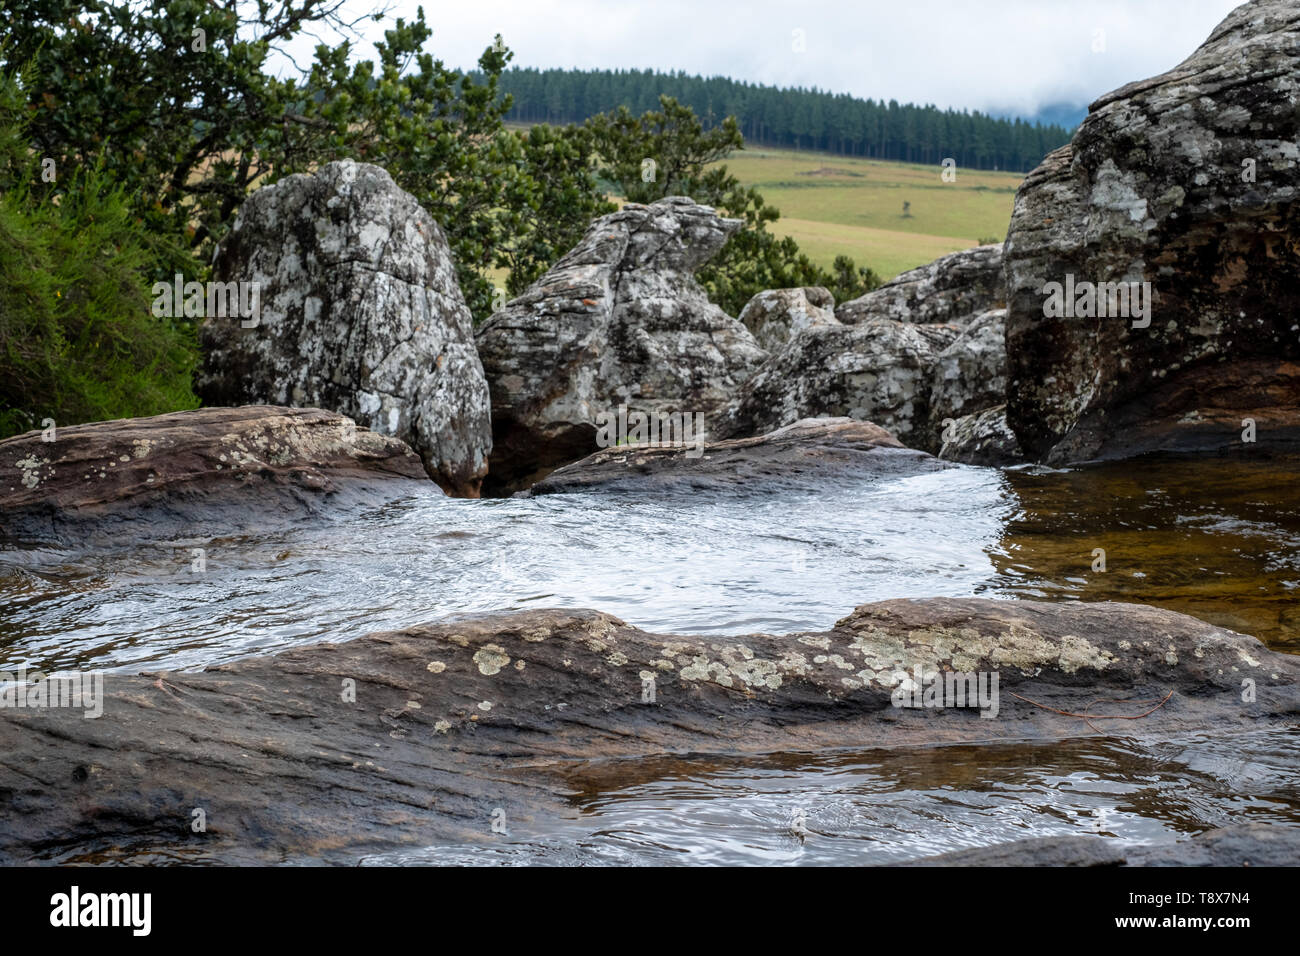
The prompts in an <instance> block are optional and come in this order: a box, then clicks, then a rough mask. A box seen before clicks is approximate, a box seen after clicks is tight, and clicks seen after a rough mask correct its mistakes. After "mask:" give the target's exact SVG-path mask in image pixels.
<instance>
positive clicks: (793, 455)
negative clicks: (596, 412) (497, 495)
mask: <svg viewBox="0 0 1300 956" xmlns="http://www.w3.org/2000/svg"><path fill="white" fill-rule="evenodd" d="M943 467H945V466H944V465H943V464H942V463H940V462H939V461H937V460H936V459H934V458H932V457H931V456H930V455H927V454H926V453H925V452H921V451H914V450H912V449H909V448H904V447H903V446H902V444H901V443H900V442H899V441H898V439H896V438H895V437H894V436H893V435H891V434H889V432H887V431H885V430H884V429H883V428H880V427H879V426H877V425H873V424H871V423H870V422H859V421H854V420H853V419H850V418H808V419H803V420H802V421H798V422H795V423H794V424H792V425H786V426H785V427H784V428H779V429H777V430H776V431H774V432H769V433H768V434H766V435H762V436H759V437H756V438H737V439H732V440H730V441H721V442H707V443H700V444H698V445H685V444H680V445H661V446H646V445H621V446H619V447H617V448H606V449H603V450H601V451H598V452H596V453H595V454H594V455H589V456H587V457H586V458H584V459H582V460H581V461H578V462H574V463H573V464H570V465H565V466H563V467H562V468H557V469H556V470H555V471H553V472H551V473H550V474H549V475H547V476H546V477H545V478H543V479H542V480H541V481H539V482H538V483H537V484H535V485H533V487H532V488H531V489H529V491H528V492H525V493H524V494H531V495H553V494H564V493H566V492H574V491H587V490H591V489H597V488H599V489H601V490H616V491H637V492H641V491H661V490H679V489H680V490H690V491H695V490H707V491H719V490H732V491H735V492H737V493H748V492H751V491H756V490H764V491H771V490H773V489H775V488H785V487H789V486H791V485H796V484H811V485H823V484H825V483H826V482H829V481H834V480H836V479H839V478H854V479H861V478H866V477H873V478H875V477H902V476H905V475H913V474H919V473H921V472H925V471H935V470H937V469H940V468H943Z"/></svg>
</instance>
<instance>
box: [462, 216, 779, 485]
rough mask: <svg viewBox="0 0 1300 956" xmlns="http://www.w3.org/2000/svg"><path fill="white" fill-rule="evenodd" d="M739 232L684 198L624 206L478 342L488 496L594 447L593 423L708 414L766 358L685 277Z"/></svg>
mask: <svg viewBox="0 0 1300 956" xmlns="http://www.w3.org/2000/svg"><path fill="white" fill-rule="evenodd" d="M738 228H740V222H739V220H735V219H724V218H722V217H720V216H719V215H718V214H717V213H716V212H714V210H713V209H711V208H709V207H708V206H701V205H698V204H697V203H695V202H693V201H692V200H690V199H687V198H685V197H682V196H674V197H669V198H667V199H662V200H660V201H658V202H656V203H652V204H651V205H648V206H647V205H640V204H636V203H629V204H628V205H626V206H624V207H623V208H622V209H621V210H620V211H618V212H616V213H613V214H611V215H608V216H604V217H602V218H600V219H597V220H596V221H595V222H593V223H592V225H591V228H590V229H588V231H587V234H586V236H585V237H584V238H583V239H582V241H581V242H580V243H579V244H578V245H577V246H576V247H575V248H574V249H573V250H571V251H570V252H569V253H568V254H567V255H566V256H564V258H562V259H561V260H560V261H559V262H557V263H556V264H555V266H554V267H552V268H551V270H550V271H549V272H547V273H546V275H544V276H543V277H542V278H541V279H539V280H538V281H537V282H536V283H534V284H533V285H532V286H531V287H530V288H529V289H528V291H527V292H525V293H524V294H523V295H521V296H519V297H518V298H516V299H514V300H512V301H511V302H509V303H508V304H507V305H506V307H505V308H504V309H503V310H502V311H500V312H498V313H496V314H495V315H493V316H492V317H491V318H489V319H488V320H487V322H485V323H484V324H483V325H482V327H481V328H480V329H479V331H478V335H477V339H478V349H479V354H480V355H481V357H482V360H483V368H484V370H485V371H486V373H487V378H488V383H489V385H490V386H491V394H492V426H493V435H494V441H495V446H494V450H493V453H492V459H491V474H490V477H489V479H488V481H489V486H490V487H491V488H492V490H493V491H498V492H499V491H507V490H516V489H518V488H522V487H526V486H527V485H528V484H530V483H531V482H532V481H533V480H536V479H537V478H540V477H541V476H542V475H544V474H545V473H546V472H548V471H550V470H551V469H552V468H554V467H556V466H557V465H561V464H564V463H566V462H569V461H575V460H577V459H579V458H582V457H583V456H584V455H587V454H590V453H591V452H593V451H595V450H596V448H597V416H598V415H600V414H602V413H604V412H608V411H610V410H613V409H615V408H617V407H618V406H619V405H626V406H628V407H629V408H632V409H634V410H636V411H639V412H641V413H643V414H647V415H662V414H669V413H674V412H679V411H681V412H685V413H689V414H694V413H707V412H708V411H710V410H711V409H713V408H715V407H716V406H718V405H720V404H721V403H723V402H725V401H726V400H727V399H728V398H729V397H730V396H731V394H732V392H733V391H734V390H735V388H736V387H737V386H738V385H739V384H740V383H741V382H743V381H745V379H747V378H748V377H749V376H750V374H751V373H752V372H753V371H754V369H756V368H757V367H758V365H759V364H760V363H761V362H762V361H763V359H765V358H766V357H767V353H766V352H764V351H763V349H761V348H759V346H758V343H757V342H755V340H754V337H753V335H751V334H750V332H749V330H748V329H746V328H745V326H744V325H742V324H741V323H740V322H738V321H737V320H736V319H733V318H732V317H731V316H729V315H727V314H726V313H725V312H723V311H722V310H721V309H720V308H718V307H717V306H716V305H714V304H713V303H711V302H710V301H709V300H708V298H707V297H706V296H705V293H704V289H703V288H701V286H700V285H699V283H697V282H696V281H695V278H694V275H693V273H694V271H695V270H696V269H697V268H699V267H700V266H701V265H703V264H704V263H705V262H706V261H707V260H708V259H709V258H710V257H711V256H713V255H714V254H715V253H716V252H717V251H718V250H719V249H721V248H722V246H723V244H724V243H725V242H726V241H727V239H728V238H729V237H730V236H731V234H732V233H733V232H735V231H736V230H737V229H738Z"/></svg>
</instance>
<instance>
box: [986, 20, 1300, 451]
mask: <svg viewBox="0 0 1300 956" xmlns="http://www.w3.org/2000/svg"><path fill="white" fill-rule="evenodd" d="M1298 103H1300V8H1298V7H1297V6H1296V5H1295V3H1294V2H1292V0H1255V2H1251V3H1246V4H1243V5H1242V6H1240V7H1238V8H1237V9H1236V10H1234V11H1233V12H1232V13H1231V14H1229V15H1228V17H1227V18H1226V19H1225V20H1224V21H1223V22H1222V23H1221V24H1220V25H1219V26H1218V27H1217V28H1216V29H1215V30H1214V32H1213V33H1212V34H1211V36H1210V38H1209V39H1208V40H1207V41H1206V42H1205V43H1204V44H1203V45H1202V46H1201V47H1200V48H1199V49H1198V50H1197V51H1196V52H1195V53H1193V54H1192V55H1191V56H1190V57H1189V58H1188V59H1187V60H1185V61H1184V62H1183V63H1181V64H1180V65H1179V66H1177V67H1175V68H1174V69H1172V70H1170V71H1169V72H1167V73H1164V74H1161V75H1160V76H1156V77H1153V78H1151V79H1148V80H1143V81H1140V82H1137V83H1131V84H1129V85H1127V86H1125V87H1122V88H1121V89H1118V90H1116V91H1114V92H1112V93H1109V94H1107V95H1106V96H1103V97H1102V98H1101V99H1099V100H1098V101H1097V102H1095V103H1093V104H1092V107H1091V109H1090V111H1089V114H1088V117H1087V118H1086V119H1085V120H1084V122H1083V124H1082V125H1081V126H1080V128H1079V130H1078V132H1077V133H1076V134H1075V137H1074V140H1073V142H1072V143H1071V144H1070V145H1069V146H1066V147H1062V148H1061V149H1059V150H1056V151H1055V152H1053V153H1051V154H1050V155H1049V156H1048V157H1047V158H1046V159H1045V160H1044V161H1043V163H1042V164H1041V165H1040V166H1039V167H1038V169H1036V170H1035V171H1034V172H1033V173H1031V174H1030V175H1029V177H1028V178H1027V179H1026V180H1025V182H1024V183H1023V184H1022V186H1021V188H1020V191H1019V193H1018V195H1017V196H1016V203H1015V211H1014V213H1013V216H1012V220H1011V228H1010V232H1009V234H1008V237H1007V243H1006V255H1005V258H1006V274H1007V285H1008V296H1009V299H1008V311H1007V335H1006V338H1007V351H1008V355H1009V360H1010V366H1009V372H1008V374H1009V377H1010V384H1009V392H1008V405H1007V420H1008V422H1009V424H1010V425H1011V427H1012V428H1013V429H1014V430H1015V432H1016V434H1017V436H1018V437H1019V439H1020V442H1021V444H1022V445H1023V446H1024V448H1025V451H1026V452H1027V453H1028V454H1029V455H1030V456H1031V457H1034V458H1038V459H1041V460H1046V461H1048V462H1051V463H1063V462H1069V461H1081V460H1087V459H1094V458H1114V457H1124V456H1128V455H1133V454H1140V453H1143V452H1147V451H1154V450H1168V451H1184V450H1187V451H1201V450H1223V449H1227V448H1234V447H1235V448H1240V447H1242V442H1241V436H1242V432H1243V427H1244V426H1243V419H1246V418H1250V419H1253V420H1254V421H1255V422H1256V425H1257V430H1258V438H1257V440H1258V442H1259V443H1260V445H1261V446H1264V445H1267V443H1269V442H1272V443H1273V446H1274V447H1276V446H1277V445H1278V444H1281V443H1284V444H1288V445H1290V446H1291V448H1294V447H1295V443H1296V442H1300V325H1297V322H1298V321H1300V320H1298V319H1297V316H1298V315H1300V212H1298V211H1297V205H1296V199H1297V195H1298V193H1297V189H1298V188H1300V144H1298V143H1297V134H1298V133H1300V109H1298V108H1297V104H1298ZM1067 275H1072V276H1073V277H1074V280H1075V281H1076V282H1082V281H1087V282H1094V283H1095V282H1124V281H1133V282H1139V281H1142V282H1149V283H1150V284H1151V293H1152V297H1153V302H1152V306H1151V313H1150V316H1149V320H1150V325H1149V326H1148V327H1146V328H1141V327H1134V322H1133V320H1132V318H1125V317H1123V316H1120V317H1106V318H1095V317H1093V318H1068V317H1054V318H1048V317H1045V316H1044V313H1043V303H1044V300H1045V298H1046V296H1045V295H1044V293H1043V287H1044V285H1045V283H1047V282H1059V283H1062V284H1064V283H1065V281H1066V277H1067ZM1138 321H1139V322H1141V321H1142V319H1141V318H1139V319H1138Z"/></svg>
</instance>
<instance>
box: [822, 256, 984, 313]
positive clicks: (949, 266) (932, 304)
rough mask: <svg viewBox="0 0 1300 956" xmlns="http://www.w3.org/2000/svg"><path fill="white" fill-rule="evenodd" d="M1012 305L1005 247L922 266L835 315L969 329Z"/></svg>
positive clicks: (850, 303)
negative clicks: (971, 323)
mask: <svg viewBox="0 0 1300 956" xmlns="http://www.w3.org/2000/svg"><path fill="white" fill-rule="evenodd" d="M1005 304H1006V285H1005V283H1004V281H1003V276H1002V246H1001V244H997V245H989V246H976V247H974V248H972V249H962V250H961V251H959V252H954V253H952V254H950V255H946V256H940V257H939V258H938V259H935V260H934V261H933V262H930V263H927V264H926V265H923V266H918V267H917V268H915V269H912V270H910V271H908V272H904V273H902V274H901V275H899V276H897V277H895V278H894V279H891V280H890V281H889V282H887V283H885V284H884V285H882V286H881V287H880V288H879V289H876V290H874V291H872V292H868V293H867V294H866V295H864V296H861V297H859V298H856V299H853V300H852V301H849V302H845V303H843V304H841V305H840V307H839V308H837V309H836V310H835V317H836V318H837V319H839V320H840V321H841V322H844V323H846V324H849V325H855V324H857V323H859V322H867V321H869V320H871V319H893V320H894V321H895V322H917V323H922V324H928V323H952V324H955V325H965V324H966V323H967V322H969V321H971V320H972V319H974V318H975V317H976V316H978V315H981V314H982V313H984V312H987V311H988V310H989V309H997V308H1001V307H1003V306H1004V305H1005Z"/></svg>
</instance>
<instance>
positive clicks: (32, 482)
mask: <svg viewBox="0 0 1300 956" xmlns="http://www.w3.org/2000/svg"><path fill="white" fill-rule="evenodd" d="M49 463H50V460H49V459H48V458H37V457H36V455H35V454H31V455H28V456H27V457H26V458H20V459H18V461H16V462H14V464H16V465H17V466H18V470H19V471H21V472H22V482H23V487H24V488H35V487H36V486H37V485H39V484H40V483H41V468H42V467H43V466H45V465H48V464H49ZM99 474H100V477H101V478H102V477H103V475H104V473H103V472H102V471H101V472H100V473H99Z"/></svg>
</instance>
